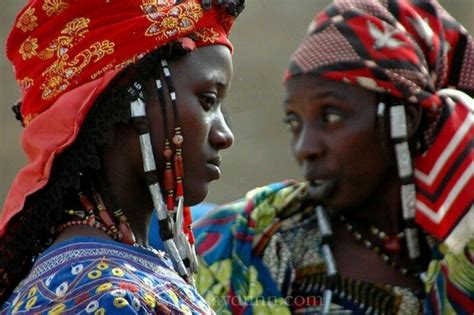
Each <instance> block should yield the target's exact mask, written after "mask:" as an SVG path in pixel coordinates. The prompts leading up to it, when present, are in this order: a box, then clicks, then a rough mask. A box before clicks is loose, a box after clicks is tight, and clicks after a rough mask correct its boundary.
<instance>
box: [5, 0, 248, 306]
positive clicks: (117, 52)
mask: <svg viewBox="0 0 474 315" xmlns="http://www.w3.org/2000/svg"><path fill="white" fill-rule="evenodd" d="M243 2H244V1H243V0H229V1H219V2H218V4H213V3H212V1H206V0H203V1H202V3H201V2H200V1H195V0H187V1H175V0H166V1H156V0H124V1H108V0H107V1H105V0H101V1H97V0H94V1H65V0H61V1H50V0H31V1H29V2H28V4H27V5H26V6H25V8H24V9H23V10H22V11H21V12H20V13H19V14H18V16H17V19H16V22H15V24H14V26H13V30H12V31H11V34H10V36H9V38H8V41H7V55H8V58H9V59H10V60H11V61H12V63H13V65H14V68H15V74H16V77H17V80H18V82H19V84H20V86H21V89H22V94H23V95H22V99H21V101H20V102H19V104H17V105H16V106H15V107H14V111H15V113H16V115H17V118H18V119H19V120H21V122H22V124H23V126H24V127H25V129H24V133H23V146H24V149H25V152H26V153H27V155H28V158H29V164H28V165H27V166H26V167H25V168H24V169H22V170H21V171H20V173H19V174H18V176H17V178H16V179H15V181H14V183H13V185H12V187H11V189H10V192H9V195H8V197H7V200H6V201H5V205H4V208H3V211H2V213H1V219H0V251H1V255H0V303H1V304H2V306H1V310H0V313H2V314H13V313H28V314H29V313H38V314H39V313H41V314H43V313H44V314H46V313H48V314H60V313H70V314H72V313H73V314H76V313H83V312H85V313H95V314H105V312H112V313H119V312H120V313H127V314H151V313H154V314H155V313H159V314H162V313H163V314H164V313H166V314H170V313H173V314H190V313H192V314H203V313H213V311H212V310H211V309H210V308H209V306H208V305H207V304H206V303H205V301H204V300H203V299H202V298H201V297H200V296H199V294H197V292H196V291H195V290H194V288H193V276H192V274H193V273H194V272H196V269H197V261H196V260H197V259H196V256H195V253H194V246H193V244H194V239H193V234H192V231H191V230H190V224H191V217H190V212H189V206H190V205H194V204H196V203H199V202H201V201H202V200H203V199H204V197H205V196H206V194H207V191H208V185H209V182H210V181H212V180H215V179H218V178H219V176H220V170H219V164H220V157H219V151H220V150H223V149H226V148H228V147H229V146H230V145H232V143H233V135H232V132H231V131H230V129H229V127H228V125H227V123H226V121H225V119H224V117H223V114H222V101H223V100H224V98H225V96H226V92H227V89H228V87H229V84H230V79H231V76H232V60H231V52H232V45H231V43H230V41H229V40H228V38H227V35H228V34H229V31H230V28H231V26H232V23H233V21H234V19H235V17H236V16H237V15H238V13H240V11H241V10H242V9H243ZM185 170H186V173H185V174H184V171H185ZM154 212H155V214H156V216H157V217H158V220H159V224H160V237H161V238H162V240H163V243H164V246H165V249H166V252H162V251H157V250H155V249H153V248H151V247H150V246H149V245H148V236H147V235H148V226H149V223H150V220H151V217H152V215H153V213H154ZM175 270H176V271H175Z"/></svg>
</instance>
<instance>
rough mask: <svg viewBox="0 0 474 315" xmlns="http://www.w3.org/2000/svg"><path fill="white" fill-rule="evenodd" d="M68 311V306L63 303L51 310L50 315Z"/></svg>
mask: <svg viewBox="0 0 474 315" xmlns="http://www.w3.org/2000/svg"><path fill="white" fill-rule="evenodd" d="M65 309H66V305H65V304H63V303H60V304H57V305H56V306H55V307H53V308H52V309H50V310H49V312H48V315H59V314H62V312H63V311H64V310H65Z"/></svg>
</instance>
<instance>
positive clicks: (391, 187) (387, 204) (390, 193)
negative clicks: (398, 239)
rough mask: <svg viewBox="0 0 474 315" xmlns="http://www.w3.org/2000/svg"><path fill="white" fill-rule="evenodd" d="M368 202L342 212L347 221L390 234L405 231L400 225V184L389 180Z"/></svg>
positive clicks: (395, 180) (397, 181) (396, 180)
mask: <svg viewBox="0 0 474 315" xmlns="http://www.w3.org/2000/svg"><path fill="white" fill-rule="evenodd" d="M371 195H372V196H375V198H370V199H368V200H367V201H366V202H364V203H361V204H360V205H358V206H357V207H353V208H348V209H345V210H343V211H341V212H339V214H340V215H343V216H344V217H345V218H346V219H347V220H349V221H351V222H353V223H358V224H360V225H362V226H374V227H376V228H378V229H380V230H382V231H384V232H386V233H388V234H396V233H398V232H400V231H401V230H402V229H403V226H402V225H401V224H400V223H401V221H400V217H401V201H400V182H399V180H398V179H394V180H388V181H387V182H386V183H385V185H383V186H380V187H379V188H378V189H377V191H374V192H373V193H372V194H371Z"/></svg>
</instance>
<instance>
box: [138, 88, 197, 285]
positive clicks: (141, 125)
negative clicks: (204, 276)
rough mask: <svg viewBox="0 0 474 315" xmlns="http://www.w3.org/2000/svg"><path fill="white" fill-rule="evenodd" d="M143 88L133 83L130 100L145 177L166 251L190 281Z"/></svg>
mask: <svg viewBox="0 0 474 315" xmlns="http://www.w3.org/2000/svg"><path fill="white" fill-rule="evenodd" d="M141 90H142V86H141V85H140V84H138V83H137V82H136V83H134V84H133V87H130V89H129V93H130V95H131V96H132V99H133V100H132V101H131V102H130V111H131V119H132V121H133V123H134V124H135V127H136V129H137V131H138V133H139V139H140V149H141V152H142V158H143V167H144V171H145V179H146V182H147V184H148V188H149V190H150V194H151V197H152V201H153V206H154V208H155V211H156V215H157V217H158V224H159V227H160V237H161V240H162V241H163V244H164V247H165V249H166V252H167V253H168V254H169V255H170V256H171V259H172V260H173V262H174V264H175V266H176V268H177V270H178V273H179V275H180V276H181V277H183V278H184V279H185V280H186V281H188V282H189V277H188V273H187V271H186V268H185V267H184V264H183V260H182V259H181V257H180V255H179V252H178V249H177V248H176V244H175V242H174V241H173V224H172V220H171V218H170V216H169V214H168V211H167V210H166V209H165V208H166V206H165V203H164V201H163V196H162V195H161V189H160V184H159V182H158V174H157V171H156V163H155V157H154V154H153V147H152V145H151V137H150V131H149V126H148V124H147V119H146V111H145V103H144V102H143V101H142V98H141V97H142V95H140V94H141V92H138V91H141Z"/></svg>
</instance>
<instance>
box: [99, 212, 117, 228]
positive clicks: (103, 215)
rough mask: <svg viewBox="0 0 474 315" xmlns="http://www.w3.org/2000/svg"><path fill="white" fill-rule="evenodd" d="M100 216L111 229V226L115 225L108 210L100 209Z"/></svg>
mask: <svg viewBox="0 0 474 315" xmlns="http://www.w3.org/2000/svg"><path fill="white" fill-rule="evenodd" d="M99 217H100V220H101V221H102V223H104V225H105V227H106V228H107V229H109V228H110V227H111V226H113V225H114V220H113V219H112V217H111V216H110V214H109V213H108V212H107V210H101V211H99Z"/></svg>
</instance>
